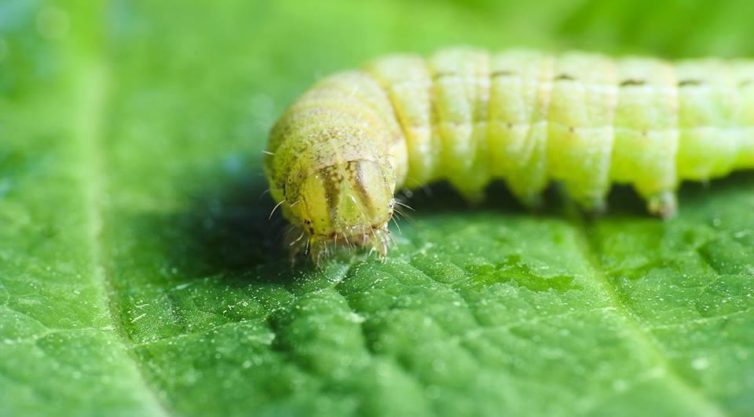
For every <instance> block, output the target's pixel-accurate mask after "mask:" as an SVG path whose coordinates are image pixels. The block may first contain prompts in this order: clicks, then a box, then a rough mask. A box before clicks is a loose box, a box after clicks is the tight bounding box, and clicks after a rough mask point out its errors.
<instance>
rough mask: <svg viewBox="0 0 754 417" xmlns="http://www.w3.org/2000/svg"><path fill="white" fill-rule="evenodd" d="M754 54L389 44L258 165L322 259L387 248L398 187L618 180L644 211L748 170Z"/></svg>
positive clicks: (530, 190) (286, 118)
mask: <svg viewBox="0 0 754 417" xmlns="http://www.w3.org/2000/svg"><path fill="white" fill-rule="evenodd" d="M752 79H754V61H745V60H738V61H721V60H717V59H703V60H693V61H680V62H675V63H670V62H665V61H661V60H656V59H651V58H633V57H629V58H621V59H610V58H608V57H605V56H602V55H597V54H587V53H566V54H562V55H557V56H555V55H549V54H544V53H539V52H533V51H508V52H503V53H498V54H489V53H487V52H485V51H482V50H478V49H473V48H452V49H445V50H441V51H439V52H437V53H435V54H434V55H432V56H430V57H429V58H426V59H425V58H422V57H419V56H415V55H393V56H387V57H384V58H380V59H377V60H375V61H373V62H371V63H370V64H368V65H366V66H365V67H364V68H363V69H361V70H357V71H348V72H342V73H338V74H335V75H333V76H331V77H329V78H326V79H324V80H323V81H321V82H319V83H318V84H317V85H315V86H314V87H313V88H312V89H310V90H309V91H308V92H306V93H305V94H304V95H303V96H302V97H301V98H299V99H298V100H297V101H296V102H295V103H294V104H293V105H292V106H291V107H290V108H289V109H288V110H287V111H286V112H285V114H284V115H283V116H282V117H281V119H280V120H279V121H278V123H277V124H276V125H275V127H274V128H273V130H272V132H271V134H270V139H269V143H268V147H267V151H266V154H267V156H266V160H265V171H266V174H267V178H268V180H269V185H270V191H271V194H272V197H273V198H274V199H275V201H276V202H277V203H278V204H279V206H280V207H281V209H282V211H283V214H284V216H285V217H286V218H287V219H288V220H289V221H290V222H291V223H292V225H293V226H294V228H295V230H296V233H295V234H294V235H293V239H292V240H291V242H292V246H293V247H294V251H295V250H300V249H301V248H304V249H305V250H306V251H308V252H309V253H310V254H311V255H312V257H313V259H315V260H318V259H319V257H320V256H321V254H322V253H323V252H324V251H326V250H327V248H328V247H329V246H330V245H338V244H346V245H353V246H369V247H371V248H372V249H374V250H376V251H377V252H378V253H380V254H382V255H384V254H385V253H386V252H387V249H388V238H389V235H388V230H387V223H388V221H389V220H390V219H391V217H392V216H393V212H394V210H395V204H396V203H395V199H394V197H393V196H394V193H395V191H396V190H398V189H412V188H416V187H421V186H423V185H425V184H428V183H430V182H433V181H436V180H447V181H449V182H450V183H451V184H452V185H453V186H454V187H455V188H456V189H457V190H458V191H460V192H461V193H462V194H463V195H464V196H465V197H466V198H468V199H469V200H472V201H477V200H480V199H481V198H482V197H483V190H484V188H485V186H486V185H487V183H488V182H490V181H491V180H493V179H502V180H504V181H505V182H506V183H507V185H508V187H509V188H510V190H511V192H512V193H513V194H514V195H515V196H516V197H517V198H518V199H520V200H521V201H522V202H523V203H525V204H527V205H534V204H537V203H538V201H539V199H540V195H541V193H542V191H543V190H544V189H545V188H546V187H547V185H548V184H549V183H550V182H551V181H558V182H561V183H562V184H563V185H564V187H565V189H566V190H567V193H568V194H569V195H570V197H571V198H573V199H574V200H575V201H576V202H577V203H578V204H579V205H581V206H582V207H584V208H585V209H588V210H601V209H602V208H603V207H604V204H605V198H606V195H607V193H608V191H609V189H610V187H611V184H613V183H626V184H630V185H632V186H633V187H634V188H635V189H636V191H637V192H638V193H639V195H641V196H642V197H643V198H644V199H645V200H646V201H647V206H648V210H649V211H650V212H651V213H654V214H657V215H660V216H663V217H668V216H672V215H673V214H674V213H675V211H676V197H675V193H676V189H677V188H678V186H679V184H680V183H681V181H684V180H701V181H705V180H708V179H711V178H715V177H720V176H724V175H727V174H728V173H730V172H732V171H734V170H737V169H746V168H752V167H754V84H752V82H751V80H752Z"/></svg>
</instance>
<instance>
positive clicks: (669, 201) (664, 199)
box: [647, 190, 678, 219]
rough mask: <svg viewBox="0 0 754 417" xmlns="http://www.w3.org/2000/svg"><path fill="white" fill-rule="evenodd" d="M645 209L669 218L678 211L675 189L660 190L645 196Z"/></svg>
mask: <svg viewBox="0 0 754 417" xmlns="http://www.w3.org/2000/svg"><path fill="white" fill-rule="evenodd" d="M647 210H648V211H649V212H650V213H652V214H654V215H655V216H659V217H662V218H663V219H669V218H671V217H673V216H675V213H676V212H677V211H678V199H677V198H676V194H675V191H672V190H667V191H660V192H658V193H655V194H652V195H650V196H649V197H647Z"/></svg>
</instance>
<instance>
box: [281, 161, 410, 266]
mask: <svg viewBox="0 0 754 417" xmlns="http://www.w3.org/2000/svg"><path fill="white" fill-rule="evenodd" d="M394 191H395V179H394V174H393V173H392V170H391V169H390V168H389V164H386V163H381V162H378V161H372V160H366V159H359V160H352V161H344V162H339V163H336V164H334V165H329V166H325V167H321V168H317V169H312V170H307V171H306V172H304V173H298V174H294V175H292V176H291V177H289V179H288V182H287V184H286V187H285V192H284V193H285V201H288V202H291V203H290V204H289V205H288V206H287V208H286V216H287V217H288V218H289V220H291V222H292V223H293V224H294V225H296V226H298V228H300V229H301V230H302V233H301V234H300V235H299V239H298V240H299V243H303V244H305V245H306V247H307V248H308V250H309V253H310V255H311V256H312V259H314V261H315V262H317V261H318V260H319V257H320V256H321V255H322V254H323V253H325V252H327V251H328V250H329V248H330V246H334V245H349V246H367V247H371V248H372V249H373V250H376V251H377V252H378V253H379V254H380V255H382V256H384V255H385V254H386V252H387V243H388V238H389V235H388V230H387V223H388V222H389V221H390V219H391V217H392V215H393V206H394V204H395V200H394V199H393V192H394ZM305 235H306V237H308V239H307V240H304V239H303V237H304V236H305Z"/></svg>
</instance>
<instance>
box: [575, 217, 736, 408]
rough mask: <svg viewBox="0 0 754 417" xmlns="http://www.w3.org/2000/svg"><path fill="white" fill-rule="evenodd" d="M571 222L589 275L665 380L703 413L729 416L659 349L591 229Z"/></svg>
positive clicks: (580, 221)
mask: <svg viewBox="0 0 754 417" xmlns="http://www.w3.org/2000/svg"><path fill="white" fill-rule="evenodd" d="M572 224H573V228H574V229H575V230H576V231H577V235H576V239H577V244H578V249H579V252H580V253H581V256H582V258H584V260H585V262H584V264H585V265H586V266H587V267H588V268H589V273H588V274H587V275H588V276H589V278H590V279H591V280H592V281H593V282H594V284H595V289H596V290H597V291H598V292H599V293H600V294H601V296H602V297H604V298H605V300H607V303H608V304H609V305H611V306H613V307H614V308H615V312H616V314H617V315H618V316H619V317H621V318H622V319H623V320H624V323H625V326H626V329H627V330H628V331H629V332H630V334H631V335H632V337H631V338H632V339H633V340H635V341H636V342H637V343H638V344H639V345H640V346H641V347H642V348H643V349H644V351H645V352H646V353H647V354H648V355H649V357H651V358H652V359H653V360H654V361H655V363H656V364H657V365H658V366H659V367H660V368H661V369H663V371H664V376H665V379H666V380H667V381H668V382H669V383H670V384H672V385H673V386H674V387H675V388H676V389H677V390H678V393H679V394H680V395H683V396H684V397H685V398H686V399H687V400H688V402H689V403H691V404H695V405H696V406H697V407H696V409H698V410H701V411H700V415H704V416H714V417H725V416H727V415H728V414H727V413H726V412H725V411H723V410H722V409H721V408H720V407H719V406H718V404H717V403H716V402H714V401H713V400H712V399H710V398H709V397H708V396H706V395H704V394H703V393H702V392H701V391H700V390H699V389H698V388H697V387H695V386H694V385H692V384H690V383H689V382H688V381H687V380H685V379H684V378H682V377H681V376H680V374H679V373H678V371H677V370H676V369H675V367H674V366H673V365H672V363H671V362H670V360H668V358H667V356H666V355H665V354H664V353H663V351H662V349H661V348H660V346H661V344H660V342H659V341H657V339H656V338H655V337H654V336H652V334H651V333H649V332H646V331H644V330H642V327H641V320H640V319H639V318H638V317H637V316H636V314H634V312H633V311H632V310H631V309H630V308H629V307H628V306H627V305H626V304H625V303H624V302H623V301H621V299H620V296H619V295H618V294H617V292H616V291H615V287H614V285H611V283H610V281H609V279H608V278H607V275H606V274H605V272H604V271H603V268H602V265H601V262H600V261H599V257H598V255H599V250H598V246H597V245H596V244H595V243H594V242H593V240H592V237H591V232H592V229H591V228H590V227H589V226H588V225H587V224H586V223H585V222H584V221H583V220H576V221H575V222H574V223H572Z"/></svg>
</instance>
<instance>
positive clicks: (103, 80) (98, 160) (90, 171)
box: [72, 59, 172, 417]
mask: <svg viewBox="0 0 754 417" xmlns="http://www.w3.org/2000/svg"><path fill="white" fill-rule="evenodd" d="M76 67H78V68H76V70H75V71H74V74H75V76H74V84H73V85H74V94H75V101H74V102H75V103H76V104H78V105H74V106H72V107H73V109H74V112H75V114H74V116H73V118H74V119H73V120H74V129H73V135H74V139H75V140H78V141H79V146H80V149H81V152H82V154H83V156H82V159H83V162H84V164H85V165H86V166H85V171H86V175H84V176H83V177H82V194H83V200H84V208H85V210H86V219H87V237H88V239H89V248H90V257H91V265H92V275H93V276H92V278H93V281H94V283H95V285H96V288H97V294H98V298H99V300H98V302H99V303H100V305H101V308H102V309H103V311H105V312H106V313H107V317H108V319H109V321H110V322H111V323H112V325H113V327H114V328H115V334H114V335H113V334H112V333H109V334H106V335H105V337H111V338H113V339H115V341H116V342H117V344H118V349H119V350H120V351H121V352H122V353H123V354H124V355H127V356H125V357H127V358H129V362H130V366H131V368H132V369H133V375H136V376H137V378H138V380H137V381H135V382H136V386H138V387H140V389H141V390H142V391H143V393H144V397H143V398H144V399H145V401H146V402H148V403H147V404H144V405H145V406H147V408H148V409H151V410H152V411H153V414H154V415H155V416H160V417H169V416H171V415H172V413H171V412H170V411H169V409H168V408H167V407H166V405H165V404H164V403H163V402H162V401H160V399H159V396H158V395H157V394H156V391H155V390H154V389H153V388H152V386H151V385H150V384H149V383H148V380H147V378H146V376H145V375H144V373H143V370H142V367H141V364H140V363H139V361H137V360H136V357H135V356H134V353H133V349H132V342H131V340H130V339H129V337H128V335H127V334H126V331H125V329H124V328H123V326H122V324H121V323H120V322H119V321H118V320H117V319H116V317H117V314H116V311H117V302H116V298H117V297H115V294H114V291H115V290H114V288H113V285H112V281H111V274H110V272H109V268H108V262H107V260H106V259H105V258H106V255H105V250H104V246H105V243H104V239H103V229H104V227H105V225H104V223H103V208H102V201H103V199H104V198H105V197H106V196H105V191H104V186H105V183H106V181H107V172H106V170H105V169H104V167H103V162H104V161H105V159H106V158H105V153H104V152H103V151H102V148H101V146H102V137H103V132H104V123H105V117H106V110H107V100H108V91H109V87H110V85H109V81H108V76H109V71H108V69H107V66H106V64H105V62H103V60H101V59H89V60H83V62H80V63H79V65H77V66H76Z"/></svg>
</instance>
